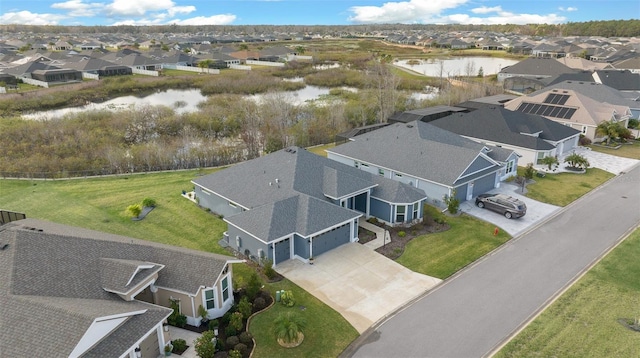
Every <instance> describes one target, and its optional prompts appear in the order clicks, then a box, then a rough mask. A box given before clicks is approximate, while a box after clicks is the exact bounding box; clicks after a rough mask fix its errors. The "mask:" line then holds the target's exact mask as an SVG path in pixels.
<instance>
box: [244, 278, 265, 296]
mask: <svg viewBox="0 0 640 358" xmlns="http://www.w3.org/2000/svg"><path fill="white" fill-rule="evenodd" d="M261 288H262V282H261V281H260V277H258V274H257V273H255V272H253V273H252V274H251V276H250V277H249V282H247V287H246V290H247V296H248V298H249V300H250V301H253V300H254V299H255V298H256V295H257V294H258V291H260V289H261Z"/></svg>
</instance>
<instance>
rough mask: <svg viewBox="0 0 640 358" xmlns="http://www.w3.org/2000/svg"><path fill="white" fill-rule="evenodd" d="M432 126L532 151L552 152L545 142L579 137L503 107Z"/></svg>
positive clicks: (539, 118)
mask: <svg viewBox="0 0 640 358" xmlns="http://www.w3.org/2000/svg"><path fill="white" fill-rule="evenodd" d="M431 124H433V125H434V126H437V127H439V128H442V129H445V130H448V131H451V132H454V133H457V134H460V135H463V136H466V137H469V138H476V139H480V140H487V141H492V142H496V143H504V144H509V145H513V146H518V147H522V148H529V149H534V150H550V149H553V148H554V146H553V145H552V144H550V143H548V142H546V141H545V140H548V141H552V142H557V141H561V140H564V139H567V138H569V137H572V136H575V135H578V134H580V131H578V130H577V129H573V128H571V127H567V126H565V125H562V124H560V123H557V122H554V121H552V120H550V119H546V118H544V117H542V116H538V115H532V114H526V113H522V112H514V111H509V110H506V109H504V108H502V107H493V108H483V109H479V110H476V111H473V112H471V113H461V114H454V115H451V116H448V117H444V118H440V119H438V120H436V121H434V122H431ZM536 133H539V134H538V136H537V137H534V136H532V135H534V134H536Z"/></svg>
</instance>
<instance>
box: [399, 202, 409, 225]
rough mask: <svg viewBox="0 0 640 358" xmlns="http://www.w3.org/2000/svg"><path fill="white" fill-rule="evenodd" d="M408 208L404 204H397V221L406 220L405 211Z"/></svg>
mask: <svg viewBox="0 0 640 358" xmlns="http://www.w3.org/2000/svg"><path fill="white" fill-rule="evenodd" d="M406 209H407V208H406V207H405V206H404V205H398V206H396V222H400V223H401V222H404V213H405V211H406Z"/></svg>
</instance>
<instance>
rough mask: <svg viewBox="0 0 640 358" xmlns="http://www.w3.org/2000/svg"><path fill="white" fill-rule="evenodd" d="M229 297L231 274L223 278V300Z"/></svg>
mask: <svg viewBox="0 0 640 358" xmlns="http://www.w3.org/2000/svg"><path fill="white" fill-rule="evenodd" d="M228 299H229V276H225V278H223V279H222V301H223V302H224V301H226V300H228Z"/></svg>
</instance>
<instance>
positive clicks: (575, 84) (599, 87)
mask: <svg viewBox="0 0 640 358" xmlns="http://www.w3.org/2000/svg"><path fill="white" fill-rule="evenodd" d="M552 89H564V90H572V91H575V92H578V93H580V94H582V95H584V96H586V97H589V98H591V99H592V100H595V101H597V102H605V103H609V104H613V105H619V106H628V107H630V108H639V107H640V102H637V101H632V100H630V99H628V98H627V97H625V96H624V95H623V94H622V93H621V92H620V91H618V90H617V89H615V88H611V87H609V86H607V85H604V84H600V83H596V82H581V81H564V82H560V83H556V84H554V85H553V86H549V87H545V88H543V89H541V90H539V91H536V92H533V93H531V94H529V95H528V97H533V96H535V95H537V94H540V93H544V92H547V91H550V90H552Z"/></svg>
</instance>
